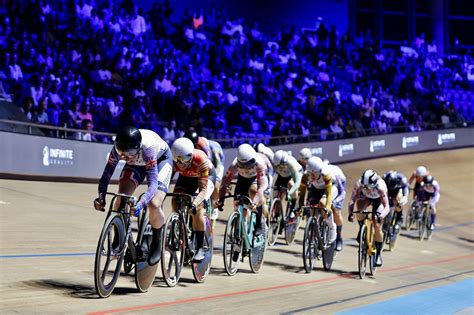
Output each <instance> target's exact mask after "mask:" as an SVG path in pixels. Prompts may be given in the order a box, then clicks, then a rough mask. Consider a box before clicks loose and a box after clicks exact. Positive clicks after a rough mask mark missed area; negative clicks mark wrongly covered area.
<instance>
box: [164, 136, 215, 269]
mask: <svg viewBox="0 0 474 315" xmlns="http://www.w3.org/2000/svg"><path fill="white" fill-rule="evenodd" d="M171 151H172V152H173V162H174V167H173V170H174V171H175V172H177V173H178V174H179V176H178V180H177V181H176V185H175V187H174V192H178V193H186V194H190V195H193V194H194V193H195V192H196V191H198V194H197V196H196V197H194V199H193V201H192V217H193V221H192V222H193V231H194V233H195V235H196V250H197V251H196V254H195V255H194V258H193V259H194V260H195V261H201V260H203V259H204V257H205V250H204V249H203V244H204V232H205V220H204V211H205V210H204V205H203V201H204V200H208V199H210V198H211V195H212V192H213V191H214V183H215V181H216V169H215V168H214V166H213V165H212V162H211V160H210V159H209V158H208V157H207V155H206V154H205V153H204V152H203V151H201V150H198V149H195V148H194V144H193V143H192V142H191V140H189V139H188V138H185V137H183V138H179V139H176V140H175V141H174V142H173V145H172V146H171ZM171 205H172V208H173V211H176V209H177V204H176V198H173V199H172V200H171Z"/></svg>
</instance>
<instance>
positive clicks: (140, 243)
mask: <svg viewBox="0 0 474 315" xmlns="http://www.w3.org/2000/svg"><path fill="white" fill-rule="evenodd" d="M140 219H141V221H139V222H141V224H140V225H139V229H140V230H139V232H138V236H137V245H136V247H138V248H140V249H141V250H143V249H146V251H147V253H149V249H150V248H151V241H152V237H153V232H152V227H151V224H150V221H149V219H148V215H146V216H145V217H142V218H140ZM142 254H143V253H142ZM147 256H148V254H147ZM137 260H138V259H137ZM157 269H158V264H155V265H153V266H150V265H149V264H148V262H147V261H141V260H140V261H137V262H136V264H135V285H136V286H137V289H138V291H139V292H141V293H143V292H146V291H148V289H149V288H150V286H151V285H152V284H153V281H154V280H155V275H156V270H157Z"/></svg>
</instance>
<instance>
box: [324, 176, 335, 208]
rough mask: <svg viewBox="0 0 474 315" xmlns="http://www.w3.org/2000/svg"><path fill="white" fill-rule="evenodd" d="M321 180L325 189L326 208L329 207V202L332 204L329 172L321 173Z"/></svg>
mask: <svg viewBox="0 0 474 315" xmlns="http://www.w3.org/2000/svg"><path fill="white" fill-rule="evenodd" d="M323 180H324V184H325V186H324V189H325V191H326V205H325V208H326V209H331V204H332V198H333V195H332V176H331V175H330V174H325V175H323Z"/></svg>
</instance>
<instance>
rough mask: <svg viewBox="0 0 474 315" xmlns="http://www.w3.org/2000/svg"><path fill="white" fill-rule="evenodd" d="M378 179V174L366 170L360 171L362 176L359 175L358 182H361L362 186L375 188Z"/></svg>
mask: <svg viewBox="0 0 474 315" xmlns="http://www.w3.org/2000/svg"><path fill="white" fill-rule="evenodd" d="M378 179H379V176H378V175H377V173H375V171H374V170H366V171H365V172H364V173H362V176H361V177H360V183H361V184H362V186H365V187H370V188H375V187H377V180H378Z"/></svg>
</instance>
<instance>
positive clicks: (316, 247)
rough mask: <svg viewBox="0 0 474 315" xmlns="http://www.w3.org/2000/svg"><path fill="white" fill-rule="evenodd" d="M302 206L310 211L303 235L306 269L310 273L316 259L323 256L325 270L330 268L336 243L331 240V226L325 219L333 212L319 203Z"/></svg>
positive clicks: (304, 209) (306, 210) (306, 211)
mask: <svg viewBox="0 0 474 315" xmlns="http://www.w3.org/2000/svg"><path fill="white" fill-rule="evenodd" d="M302 208H303V211H304V212H305V213H309V217H308V220H307V221H306V226H305V229H304V236H303V263H304V269H305V270H306V272H307V273H310V272H311V271H312V270H313V268H314V262H315V260H316V259H317V258H318V259H320V256H322V259H323V267H324V270H330V269H331V266H332V262H333V260H334V250H335V248H336V244H335V242H332V243H330V242H329V226H328V224H327V222H326V220H325V219H326V218H327V216H328V215H332V213H328V211H327V210H326V208H324V207H320V206H319V205H307V206H303V207H302Z"/></svg>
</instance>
